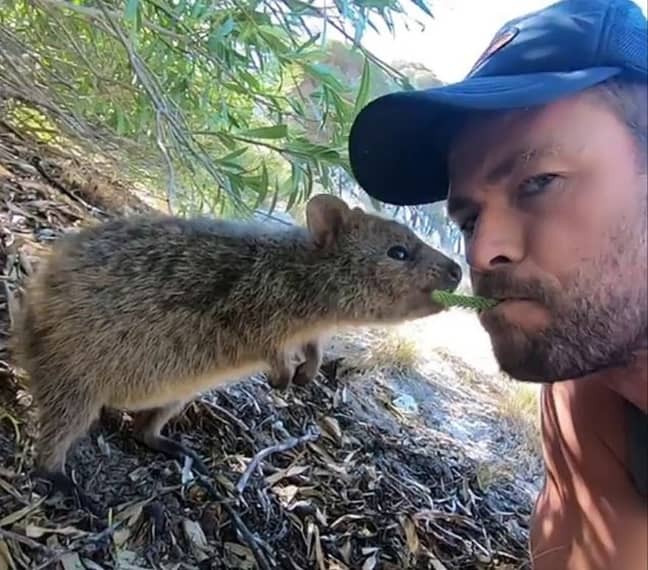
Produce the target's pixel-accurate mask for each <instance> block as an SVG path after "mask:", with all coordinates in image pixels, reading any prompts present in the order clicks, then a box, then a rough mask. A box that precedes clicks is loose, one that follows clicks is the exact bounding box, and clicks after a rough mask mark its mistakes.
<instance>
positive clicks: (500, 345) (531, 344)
mask: <svg viewBox="0 0 648 570" xmlns="http://www.w3.org/2000/svg"><path fill="white" fill-rule="evenodd" d="M498 325H501V323H496V324H494V323H491V326H490V327H485V328H486V330H487V332H488V333H489V336H490V339H491V345H492V348H493V354H494V355H495V359H496V360H497V363H498V364H499V367H500V369H501V370H502V371H503V372H504V373H506V374H508V375H509V376H511V377H512V378H515V379H516V380H520V381H523V382H554V381H556V378H554V377H553V376H552V374H551V371H550V370H548V364H549V355H548V354H547V350H546V347H545V349H543V348H542V343H541V342H537V339H534V338H532V337H529V335H528V334H526V333H525V332H524V331H522V330H521V329H520V328H518V327H514V326H510V325H509V326H508V327H506V328H500V327H499V326H498Z"/></svg>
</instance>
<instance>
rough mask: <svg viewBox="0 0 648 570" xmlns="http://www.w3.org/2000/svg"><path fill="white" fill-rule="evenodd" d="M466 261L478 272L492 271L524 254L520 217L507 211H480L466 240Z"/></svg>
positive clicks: (520, 259) (516, 260)
mask: <svg viewBox="0 0 648 570" xmlns="http://www.w3.org/2000/svg"><path fill="white" fill-rule="evenodd" d="M466 257H467V260H468V264H469V265H470V266H471V268H472V269H473V270H475V271H477V272H488V271H492V270H494V269H496V268H498V267H500V266H502V265H506V264H511V263H519V262H520V261H522V259H523V258H524V236H523V227H522V224H521V222H520V221H518V220H515V219H513V216H511V215H510V213H504V212H495V211H493V212H491V213H487V212H482V214H481V215H480V216H479V219H478V220H477V225H476V226H475V230H474V232H473V235H472V236H471V238H470V240H469V241H468V243H467V244H466Z"/></svg>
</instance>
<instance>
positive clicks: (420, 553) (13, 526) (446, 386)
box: [0, 125, 532, 570]
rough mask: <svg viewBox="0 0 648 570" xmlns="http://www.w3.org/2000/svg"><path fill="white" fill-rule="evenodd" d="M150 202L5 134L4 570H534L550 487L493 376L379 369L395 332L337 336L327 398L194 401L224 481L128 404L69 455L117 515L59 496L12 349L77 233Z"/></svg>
mask: <svg viewBox="0 0 648 570" xmlns="http://www.w3.org/2000/svg"><path fill="white" fill-rule="evenodd" d="M149 208H150V206H149V205H147V204H146V203H145V202H144V201H143V200H142V199H140V198H139V197H137V196H136V195H135V194H133V193H131V192H129V190H128V189H127V188H126V187H125V186H124V185H123V184H121V183H120V182H119V181H118V180H111V179H108V178H106V177H105V176H100V175H99V174H97V173H95V172H93V171H92V170H89V169H88V168H87V167H84V166H82V165H80V164H79V163H78V161H75V160H70V159H68V157H65V156H64V155H62V154H61V153H60V151H55V150H54V149H52V148H48V147H45V146H43V145H38V144H36V143H34V142H33V141H30V140H27V139H25V138H24V137H22V136H21V135H19V134H18V133H14V132H12V131H10V130H9V129H7V128H6V127H3V126H2V125H0V570H4V569H11V570H13V569H22V568H30V569H36V568H64V569H65V570H68V569H77V568H79V569H80V568H88V569H96V568H120V569H136V568H140V569H143V568H165V569H166V568H169V569H171V568H173V569H176V568H177V569H180V568H183V569H188V568H200V569H208V568H243V569H245V568H280V569H284V568H285V569H310V568H312V569H317V570H342V569H359V570H372V569H374V568H375V569H385V570H388V569H394V570H395V569H402V568H417V569H418V568H420V569H424V568H425V569H427V568H431V569H434V570H442V569H448V570H454V569H463V568H466V569H470V568H480V569H482V568H502V569H503V568H509V569H513V568H516V569H517V568H526V567H527V556H526V541H527V521H528V516H529V513H530V508H531V501H532V492H530V491H529V488H528V487H526V486H525V482H524V481H522V480H521V479H520V478H519V477H517V476H516V475H515V473H514V470H515V464H516V457H515V454H516V453H517V451H516V450H517V449H518V448H517V447H514V446H513V447H512V446H511V441H510V438H509V437H508V436H507V435H506V434H505V433H504V432H501V431H499V427H498V425H499V424H498V420H496V419H494V418H495V417H496V396H497V393H498V390H499V389H500V388H499V387H498V385H497V383H496V382H493V381H491V380H488V381H486V380H483V381H482V378H483V379H488V378H490V376H491V375H492V374H491V372H489V371H487V370H486V371H485V370H484V369H483V367H482V368H479V366H478V365H476V364H475V363H474V362H471V359H470V358H467V359H466V360H465V361H464V360H462V359H461V358H459V357H457V356H456V355H454V356H453V355H449V354H447V353H444V352H443V351H439V350H436V351H430V353H429V355H428V356H426V357H425V358H423V359H421V361H420V362H419V361H417V362H416V363H415V365H411V363H410V365H408V366H405V365H403V362H402V355H401V356H399V353H398V351H397V353H396V356H395V357H393V358H391V359H387V360H383V361H382V362H380V363H377V361H376V360H375V359H374V361H372V360H371V358H370V356H371V355H372V354H373V355H374V356H375V355H378V356H380V355H381V354H383V355H384V353H385V352H386V349H385V350H383V351H382V352H381V350H380V349H378V350H377V349H376V346H377V344H376V343H377V338H378V337H379V336H384V335H382V333H380V334H379V333H376V332H373V333H372V332H365V331H362V332H360V331H358V332H354V333H353V334H347V335H342V336H340V337H339V338H336V339H334V341H333V342H332V344H331V346H330V347H329V351H328V352H327V357H326V362H325V365H324V366H323V368H322V373H321V375H320V377H319V378H318V379H317V381H316V382H315V383H314V384H313V385H311V386H307V387H305V388H293V389H291V390H290V391H289V392H287V393H276V392H273V391H272V390H271V389H270V388H269V386H268V385H267V382H266V380H265V378H264V377H263V376H262V375H259V376H257V377H253V378H250V379H248V380H245V381H244V382H240V383H237V384H233V385H231V386H228V387H227V388H224V389H220V390H217V391H214V392H212V393H209V394H204V395H202V396H201V397H199V398H197V399H196V401H195V402H193V403H191V404H190V405H188V406H187V408H186V409H185V411H184V412H183V413H182V414H181V415H180V416H179V417H178V418H176V419H175V420H173V421H172V422H171V423H170V425H169V432H170V433H171V434H172V435H173V436H175V437H182V438H183V439H184V440H185V441H186V443H187V444H188V445H190V446H191V447H192V448H193V449H195V450H196V451H198V452H199V453H200V455H201V456H202V457H203V458H204V460H205V462H206V463H207V465H208V466H209V468H210V469H211V472H212V476H210V477H198V476H197V475H195V474H194V473H192V471H191V470H190V466H189V465H180V464H179V463H178V462H176V461H174V460H171V459H168V458H166V457H165V456H161V455H159V454H155V453H153V452H151V451H150V450H148V449H146V448H144V447H142V446H141V445H138V444H137V443H135V442H134V440H133V439H132V438H131V437H130V435H129V432H130V429H131V422H130V418H129V416H128V414H126V413H121V412H119V411H110V412H107V413H106V414H104V417H102V419H101V421H100V422H98V423H97V425H96V426H95V427H94V428H93V429H92V431H91V433H90V434H89V435H88V436H87V437H85V438H84V439H83V440H82V441H80V442H79V444H78V445H77V447H76V448H75V450H74V452H73V453H71V454H70V457H69V461H68V469H69V471H70V473H71V474H72V476H73V478H74V479H75V480H76V481H77V483H78V484H79V486H80V487H81V488H82V489H83V490H84V491H85V492H86V494H88V495H89V496H90V497H91V498H92V499H93V500H94V501H95V502H96V503H97V504H98V505H101V506H102V508H103V510H104V512H103V513H102V514H101V516H96V515H95V514H93V513H91V512H89V511H87V510H85V509H83V508H81V507H80V506H79V505H78V504H76V502H75V501H74V500H72V499H66V498H63V497H61V496H60V495H53V496H47V495H45V494H39V491H40V488H38V486H37V485H36V484H35V481H33V480H32V479H31V478H30V470H31V466H32V460H33V445H34V441H35V438H36V437H37V433H38V426H37V424H36V422H35V418H34V415H35V414H34V413H35V410H34V406H33V404H32V402H31V397H30V395H29V391H28V389H27V388H26V387H25V386H26V384H25V382H24V380H25V378H24V377H22V376H21V371H20V370H17V369H15V368H14V367H13V365H12V362H11V360H10V355H9V354H8V351H7V341H8V335H9V326H10V320H11V308H12V306H13V302H14V300H16V299H18V298H19V293H20V289H21V287H22V285H23V284H24V280H25V279H26V278H27V276H28V274H29V273H30V272H31V271H33V268H34V267H35V266H36V265H37V263H38V257H39V255H40V254H41V253H42V252H43V251H45V250H46V249H47V247H49V245H50V244H51V243H52V242H53V241H54V240H56V239H57V237H59V236H60V235H61V234H62V233H64V232H66V231H74V230H75V228H78V227H80V226H82V225H84V224H90V223H96V222H97V221H101V220H103V219H107V218H109V217H111V216H116V215H128V214H130V213H133V212H142V211H146V210H147V209H149ZM70 309H71V310H73V309H74V308H73V307H71V308H70ZM444 318H445V317H444ZM447 318H451V317H447ZM458 318H460V319H461V318H464V317H458ZM456 322H459V321H456ZM439 323H440V321H438V322H437V325H436V328H435V324H434V323H427V324H419V325H417V326H415V327H413V328H412V329H410V332H412V331H414V332H412V334H413V335H414V337H416V334H418V338H419V340H420V339H421V335H423V338H426V336H425V335H426V333H425V328H424V327H425V326H429V327H431V328H435V330H440V328H439ZM446 326H447V323H446ZM417 327H418V328H417ZM421 327H423V328H421ZM428 330H431V329H428ZM416 331H418V333H416ZM421 331H423V332H421ZM475 334H478V333H475ZM441 344H442V343H441ZM471 374H472V375H473V381H472V383H469V384H466V382H465V378H466V376H467V375H468V376H469V375H471ZM459 377H461V378H459ZM412 401H414V402H415V408H413V409H409V408H408V407H407V404H408V402H410V403H411V402H412ZM509 435H510V434H509ZM480 441H481V442H482V443H483V444H484V445H480ZM484 450H485V451H484ZM482 451H483V452H484V453H481V452H482ZM489 454H490V455H489ZM502 455H506V456H507V457H508V459H509V460H510V461H508V462H502V461H499V462H495V463H494V461H495V460H494V457H495V458H497V457H498V456H499V457H501V456H502ZM490 465H495V467H493V468H492V469H490V468H489V469H490V471H489V470H488V469H487V466H490ZM487 473H490V476H488V477H486V476H485V475H486V474H487ZM493 473H496V475H497V476H493Z"/></svg>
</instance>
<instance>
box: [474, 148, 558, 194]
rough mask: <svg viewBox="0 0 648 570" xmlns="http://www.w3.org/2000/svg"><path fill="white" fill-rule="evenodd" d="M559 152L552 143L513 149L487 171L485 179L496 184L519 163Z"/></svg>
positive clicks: (517, 166) (518, 165)
mask: <svg viewBox="0 0 648 570" xmlns="http://www.w3.org/2000/svg"><path fill="white" fill-rule="evenodd" d="M559 152H560V149H559V147H558V146H557V145H554V144H551V145H544V146H539V147H528V148H524V149H520V150H517V151H514V152H512V153H511V154H509V155H508V156H507V157H505V158H504V159H503V160H501V161H500V162H498V163H497V164H496V165H495V166H494V167H493V168H491V169H490V170H489V171H488V173H487V174H486V180H487V182H488V183H489V184H496V183H497V182H499V181H500V180H502V179H503V178H506V177H508V176H510V175H511V174H512V173H513V172H514V171H515V170H516V169H517V168H519V167H520V166H521V165H523V164H525V163H528V162H531V161H533V160H539V159H540V158H544V157H546V156H555V155H556V154H558V153H559Z"/></svg>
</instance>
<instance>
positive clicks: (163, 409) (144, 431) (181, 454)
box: [133, 402, 209, 475]
mask: <svg viewBox="0 0 648 570" xmlns="http://www.w3.org/2000/svg"><path fill="white" fill-rule="evenodd" d="M183 405H184V404H183V403H182V402H172V403H170V404H167V405H165V406H160V407H158V408H151V409H150V410H142V411H138V412H135V413H134V414H133V436H134V437H135V439H136V440H137V441H139V442H140V443H143V444H144V445H146V446H147V447H150V448H151V449H153V450H155V451H159V452H161V453H164V454H165V455H168V456H169V457H173V458H174V459H177V460H179V461H180V462H182V461H183V460H184V458H185V457H191V459H192V460H193V465H194V466H195V468H196V471H198V472H200V473H202V474H203V475H207V474H208V473H209V471H208V470H207V467H205V464H204V463H203V462H202V460H201V459H200V457H199V456H198V455H197V454H196V453H195V452H194V451H193V450H191V449H189V448H188V447H187V446H185V445H183V444H182V443H180V442H178V441H175V440H173V439H171V438H170V437H165V436H163V435H161V432H162V428H163V427H164V426H165V425H166V423H167V422H168V421H169V420H170V419H171V418H172V417H173V416H175V415H176V414H177V413H178V412H180V411H181V410H182V407H183Z"/></svg>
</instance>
